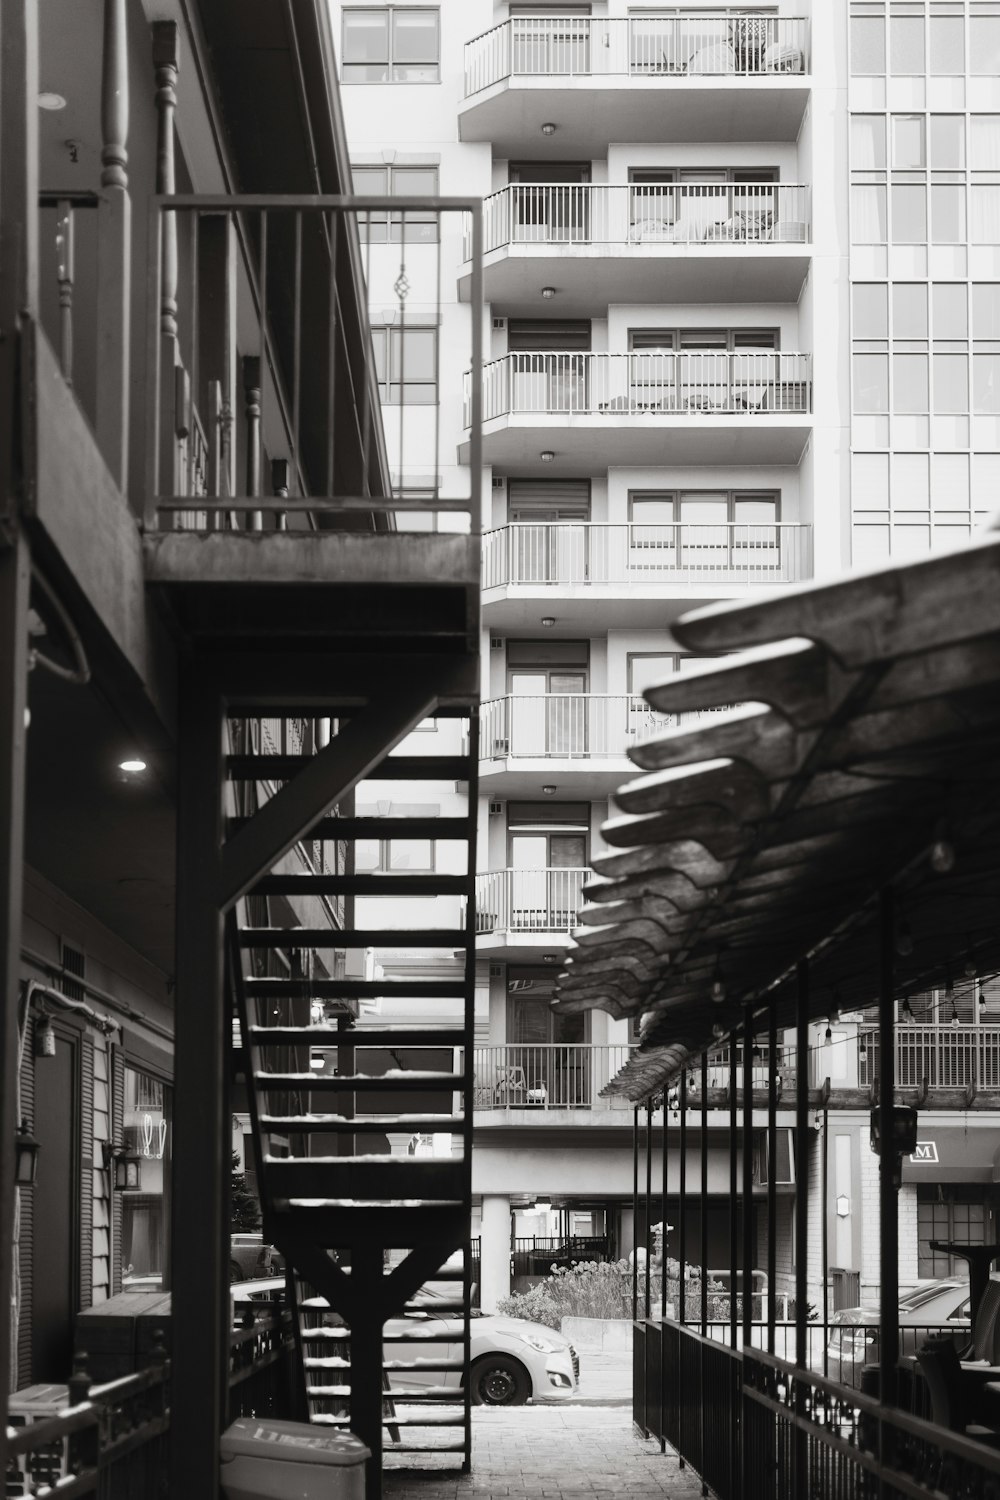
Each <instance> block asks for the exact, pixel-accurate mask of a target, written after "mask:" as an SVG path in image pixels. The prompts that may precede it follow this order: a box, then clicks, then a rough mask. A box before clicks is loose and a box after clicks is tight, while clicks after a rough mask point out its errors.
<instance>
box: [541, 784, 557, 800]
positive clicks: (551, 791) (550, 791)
mask: <svg viewBox="0 0 1000 1500" xmlns="http://www.w3.org/2000/svg"><path fill="white" fill-rule="evenodd" d="M542 791H543V792H544V793H545V795H546V797H551V796H552V795H553V794H554V792H555V787H554V786H543V787H542Z"/></svg>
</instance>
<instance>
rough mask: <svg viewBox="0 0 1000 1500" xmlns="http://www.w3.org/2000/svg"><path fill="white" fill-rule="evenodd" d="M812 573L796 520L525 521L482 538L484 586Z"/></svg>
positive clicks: (805, 533)
mask: <svg viewBox="0 0 1000 1500" xmlns="http://www.w3.org/2000/svg"><path fill="white" fill-rule="evenodd" d="M811 576H812V527H811V526H805V525H801V524H799V523H798V522H794V521H775V522H773V523H768V524H761V525H753V526H750V525H740V524H737V523H730V522H727V523H721V524H718V525H705V524H695V523H693V522H684V521H679V522H677V523H676V524H674V525H649V524H646V523H643V524H642V525H638V524H636V525H632V524H626V523H618V524H610V525H601V524H596V523H591V522H589V521H587V522H584V521H563V522H535V521H519V522H515V523H513V524H511V525H509V526H500V527H497V528H496V529H495V530H493V531H487V532H486V533H485V534H484V536H483V588H484V589H493V588H502V587H505V586H508V585H514V586H518V585H542V586H563V587H567V586H569V587H574V586H579V585H587V584H591V585H600V584H611V585H628V584H635V585H637V586H640V587H641V586H642V585H643V584H656V583H660V582H663V583H681V582H698V581H702V580H704V581H709V580H711V581H714V582H717V583H734V584H737V583H738V584H740V585H750V584H763V585H772V586H773V585H775V584H779V583H799V582H801V581H802V580H803V579H806V578H810V577H811Z"/></svg>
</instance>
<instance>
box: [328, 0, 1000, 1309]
mask: <svg viewBox="0 0 1000 1500" xmlns="http://www.w3.org/2000/svg"><path fill="white" fill-rule="evenodd" d="M332 11H333V19H334V29H335V36H337V37H338V39H339V58H340V69H341V82H342V85H343V90H342V94H343V105H344V111H345V114H346V120H347V129H348V140H349V143H350V148H351V154H352V162H353V164H354V168H355V182H356V187H357V189H358V191H360V192H368V193H379V192H386V191H388V192H390V193H394V194H398V195H400V196H402V195H411V196H412V195H415V194H438V193H440V194H444V195H468V194H474V195H477V196H481V197H482V198H483V199H484V209H483V222H484V235H485V296H486V308H485V328H484V341H485V348H486V351H487V355H486V358H487V363H486V369H485V373H484V385H483V399H484V462H485V464H486V467H487V470H488V474H487V476H486V477H485V486H484V489H485V493H486V495H487V497H488V504H489V507H490V509H489V513H488V514H486V515H485V516H484V518H483V532H484V540H483V596H482V602H483V663H484V666H483V709H482V714H481V730H480V732H481V742H480V743H481V772H482V775H481V791H482V816H481V823H480V828H481V839H480V856H479V864H480V870H481V874H480V876H479V881H478V887H479V889H478V910H479V925H480V940H479V941H480V944H481V950H482V951H481V960H482V976H481V986H480V990H481V994H480V1000H479V1005H478V1011H477V1042H478V1043H479V1048H478V1051H477V1061H476V1070H477V1084H478V1086H477V1093H478V1099H477V1103H478V1106H479V1110H480V1114H479V1119H478V1126H477V1154H476V1159H475V1163H474V1181H473V1189H474V1193H475V1194H476V1203H477V1212H478V1213H480V1215H481V1232H482V1267H481V1284H482V1286H481V1289H482V1300H483V1305H484V1306H485V1307H490V1306H493V1305H494V1304H495V1300H496V1297H497V1296H498V1295H501V1294H503V1292H504V1291H506V1289H507V1288H508V1286H509V1282H510V1267H511V1262H510V1261H509V1258H508V1249H509V1247H510V1243H511V1241H510V1236H511V1233H513V1235H514V1250H515V1254H514V1257H513V1262H512V1264H513V1271H514V1274H515V1275H516V1276H523V1275H529V1274H531V1273H532V1272H534V1271H540V1270H542V1269H543V1268H547V1266H548V1264H549V1262H550V1261H551V1260H552V1258H553V1254H554V1253H561V1254H564V1255H568V1254H570V1253H572V1254H573V1255H574V1256H578V1255H580V1254H582V1253H585V1246H584V1245H583V1244H582V1243H581V1241H586V1240H591V1241H594V1242H603V1246H604V1252H605V1253H612V1252H613V1253H622V1252H627V1251H628V1249H629V1247H630V1246H631V1244H632V1242H633V1241H632V1237H633V1233H634V1226H633V1225H632V1223H631V1189H632V1142H631V1123H632V1122H631V1115H630V1113H629V1112H628V1111H627V1110H622V1109H620V1108H617V1107H612V1106H611V1105H610V1104H609V1103H608V1102H607V1101H604V1100H602V1099H601V1098H600V1097H599V1094H600V1089H601V1086H602V1084H603V1083H604V1082H605V1081H607V1079H608V1077H610V1076H612V1075H613V1074H614V1073H615V1072H616V1071H617V1069H618V1067H619V1066H620V1065H621V1062H622V1061H623V1059H624V1056H625V1052H626V1049H627V1048H628V1046H629V1043H630V1040H632V1039H633V1033H632V1032H631V1031H630V1023H629V1022H628V1021H626V1020H616V1019H613V1018H612V1017H609V1016H607V1015H605V1014H604V1013H602V1012H594V1013H588V1014H587V1015H585V1016H584V1015H581V1016H578V1017H555V1016H554V1015H553V1013H552V1012H551V1011H550V1009H549V1006H548V999H549V996H550V994H551V989H552V980H553V978H554V976H555V975H556V974H557V973H558V972H559V968H560V956H561V953H562V951H563V950H564V947H565V944H566V941H567V937H568V933H569V931H570V930H571V929H572V928H573V926H574V925H575V920H576V912H577V910H578V908H579V906H580V905H581V902H582V896H581V890H582V886H583V884H584V881H585V880H586V878H587V871H588V868H589V866H590V864H591V861H592V859H593V858H594V856H595V855H596V854H598V853H600V852H601V849H602V843H601V838H600V832H599V830H600V828H601V825H602V823H603V822H604V821H605V819H606V818H607V817H608V813H609V808H608V797H609V794H610V792H611V791H612V790H613V789H614V787H615V786H616V785H617V784H619V783H620V782H621V780H622V779H624V777H625V776H626V775H627V774H628V773H629V772H630V771H631V770H632V769H633V768H632V766H631V764H630V762H628V761H627V760H626V758H625V749H626V746H627V745H628V744H629V743H631V742H632V741H634V740H635V739H636V738H641V737H642V736H643V735H645V734H648V733H650V732H653V731H655V729H656V728H657V726H658V725H662V724H663V721H662V720H658V719H657V718H656V716H655V715H653V714H652V713H651V711H650V710H649V709H648V708H647V707H646V705H645V703H644V701H643V699H642V697H641V694H642V691H643V689H644V688H645V687H646V686H647V685H648V684H649V683H651V682H654V681H656V680H657V679H660V678H663V677H664V676H666V675H668V674H670V673H674V672H680V671H683V670H684V669H685V667H686V666H689V665H690V659H689V658H685V657H684V655H683V654H682V653H680V652H679V651H678V649H677V646H676V644H675V643H674V641H673V640H672V638H671V634H670V627H671V622H672V621H673V620H674V619H676V617H677V616H678V615H679V614H680V613H682V612H683V611H685V610H687V609H690V608H692V607H694V606H695V605H697V604H700V603H706V602H710V601H714V600H722V599H728V598H732V597H734V596H738V595H740V594H743V593H746V592H747V591H750V592H753V591H757V590H760V589H762V588H774V587H777V588H781V587H784V586H790V585H794V584H797V583H799V582H803V581H808V580H811V579H818V578H823V577H827V576H832V575H834V574H836V573H838V572H839V571H841V570H842V569H844V568H845V567H848V566H851V565H868V564H871V563H875V562H878V561H881V560H884V559H888V558H900V557H912V556H913V555H914V554H915V553H918V552H920V551H923V550H926V549H928V548H931V547H935V546H939V545H948V544H950V543H952V542H953V541H958V540H960V539H961V538H962V537H964V536H967V535H968V534H969V532H970V531H971V530H972V529H973V528H974V527H975V526H976V525H977V523H978V520H979V518H980V517H981V516H982V515H984V514H985V512H986V511H987V510H989V509H990V508H991V507H995V505H996V503H997V497H998V495H1000V0H778V3H774V4H770V5H758V6H747V5H732V6H728V7H727V6H719V5H711V6H707V5H702V4H699V3H698V0H686V3H684V4H672V5H665V4H663V5H655V4H646V5H639V4H629V3H626V0H592V3H590V4H583V3H573V4H549V5H547V6H541V5H527V4H514V3H506V0H503V3H501V0H441V3H440V4H439V5H428V4H423V3H414V0H395V3H392V4H367V5H363V4H336V3H335V4H333V5H332ZM365 238H366V240H367V253H368V256H369V261H370V271H369V289H370V303H371V314H372V322H373V327H374V332H375V339H376V349H377V352H378V353H379V355H380V357H381V358H382V361H383V372H384V381H383V387H384V389H383V394H384V399H385V402H386V406H385V417H386V432H387V442H388V444H389V449H390V456H391V458H392V459H393V462H394V464H395V467H396V469H397V471H398V478H399V480H400V483H401V484H402V485H403V486H404V487H405V488H407V489H410V490H412V491H415V492H421V491H427V492H428V493H433V492H435V491H437V492H438V493H441V494H443V495H448V494H449V493H460V492H461V491H462V488H463V485H464V483H467V477H466V476H463V474H462V465H463V464H465V463H467V461H468V451H467V432H466V428H465V423H466V420H467V411H468V386H467V372H466V369H465V367H464V354H463V353H460V352H459V351H464V350H466V349H467V348H468V328H469V325H468V319H469V307H468V297H469V288H470V267H469V264H468V261H467V255H468V243H467V242H464V243H463V241H462V239H461V237H460V236H458V235H457V234H455V235H454V236H453V237H451V238H445V239H443V240H442V241H441V242H440V243H439V242H438V239H437V232H436V228H435V226H434V225H433V224H421V222H420V219H419V215H417V214H410V215H409V216H408V217H407V219H406V221H405V226H404V225H400V224H398V223H395V222H389V223H388V224H386V223H385V222H384V221H382V222H379V223H375V222H372V223H371V224H369V226H368V228H367V231H366V234H365ZM439 299H440V307H439ZM438 393H440V406H439V417H438V419H437V421H436V422H435V421H433V420H431V412H432V410H433V409H434V403H435V400H436V399H437V396H438ZM401 444H402V447H401V446H400V445H401ZM409 524H415V523H414V522H413V521H412V519H411V521H410V523H409ZM376 790H377V789H376ZM383 790H385V789H383ZM391 792H392V795H393V796H394V797H396V798H399V797H400V795H401V791H400V788H399V785H398V783H397V784H395V785H394V787H393V788H391ZM380 794H381V793H380ZM366 795H369V796H371V795H374V792H373V791H372V789H371V788H367V789H366ZM385 795H389V792H388V791H387V790H385ZM447 796H448V789H447V788H446V787H444V788H442V810H444V809H445V808H446V803H447ZM397 856H398V858H399V859H408V860H411V861H412V860H417V861H420V860H425V861H426V862H427V863H428V864H432V863H433V862H434V861H435V860H437V862H438V866H439V868H440V867H441V861H442V859H446V857H447V854H446V851H445V850H444V849H443V848H441V849H439V850H437V851H436V850H435V849H434V847H433V846H428V847H426V848H423V847H421V848H420V849H412V850H402V849H401V850H399V851H389V852H388V854H386V852H385V851H381V853H379V854H378V856H377V857H378V858H380V859H383V860H388V866H387V867H391V865H392V862H393V861H394V860H395V859H397ZM379 958H380V960H381V961H383V962H384V963H385V964H387V965H388V964H390V963H393V962H397V963H400V962H406V961H407V955H391V954H385V955H379ZM973 1019H974V1018H973ZM841 1041H842V1038H841V1034H840V1033H839V1032H838V1033H837V1037H836V1038H835V1042H836V1044H837V1045H840V1044H841ZM845 1048H846V1050H844V1049H845ZM841 1051H842V1052H843V1057H842V1058H841V1060H840V1062H838V1063H837V1067H838V1068H839V1070H840V1078H839V1082H840V1083H841V1084H843V1085H845V1086H846V1085H848V1084H854V1085H857V1084H858V1082H859V1077H860V1073H859V1070H860V1072H862V1073H863V1063H864V1056H865V1054H864V1051H863V1048H862V1050H861V1053H860V1057H859V1054H858V1048H857V1045H856V1044H855V1045H854V1046H853V1050H852V1048H851V1046H849V1045H847V1044H846V1043H844V1044H843V1046H841ZM839 1056H840V1054H839V1053H838V1057H839ZM827 1072H828V1073H829V1072H830V1068H829V1067H827ZM719 1081H720V1082H721V1081H722V1079H721V1077H720V1080H719ZM835 1086H836V1081H835ZM713 1122H714V1123H716V1124H717V1125H718V1126H719V1127H720V1128H721V1127H722V1126H723V1125H724V1123H725V1122H724V1121H723V1119H722V1118H721V1116H719V1115H716V1114H713ZM858 1137H859V1130H858V1129H854V1128H853V1127H852V1132H848V1138H849V1141H850V1144H849V1145H847V1146H844V1147H843V1148H842V1149H841V1148H840V1147H838V1148H837V1151H836V1153H835V1155H836V1163H837V1169H836V1170H837V1192H838V1195H841V1197H842V1198H843V1197H846V1198H847V1199H848V1200H849V1202H850V1203H851V1204H852V1212H853V1217H850V1220H849V1221H848V1218H849V1216H848V1215H845V1214H841V1215H840V1218H839V1220H838V1222H837V1224H836V1225H835V1226H834V1229H835V1236H836V1249H835V1253H836V1256H837V1258H838V1261H839V1262H840V1263H841V1264H842V1265H844V1266H845V1267H848V1268H851V1267H854V1268H855V1269H857V1270H859V1271H863V1266H862V1260H863V1256H862V1245H861V1239H860V1234H861V1228H860V1224H861V1217H862V1214H861V1204H862V1179H863V1177H864V1173H865V1172H866V1171H867V1170H868V1166H867V1164H866V1163H865V1162H864V1161H863V1159H862V1156H861V1154H860V1153H861V1146H860V1145H859V1143H858ZM724 1161H725V1157H724V1152H723V1150H722V1148H721V1146H720V1154H719V1157H718V1162H717V1172H716V1165H713V1164H712V1163H713V1162H714V1157H710V1181H709V1220H710V1239H711V1246H710V1260H712V1259H714V1263H715V1264H719V1265H725V1264H727V1263H728V1249H727V1245H726V1240H725V1237H726V1230H725V1223H726V1219H725V1214H726V1207H725V1203H726V1195H727V1193H728V1180H727V1179H726V1178H725V1170H726V1169H725V1166H724ZM674 1166H675V1164H674V1163H673V1162H671V1166H670V1172H671V1177H670V1187H669V1191H668V1203H667V1212H666V1215H665V1217H666V1218H667V1219H669V1217H670V1212H671V1205H670V1202H669V1195H670V1194H671V1193H673V1192H674V1190H675V1186H676V1179H675V1177H674ZM778 1169H779V1171H780V1170H781V1164H780V1162H779V1163H778ZM790 1175H791V1173H790V1172H789V1171H788V1170H786V1172H785V1176H786V1177H788V1176H790ZM802 1175H803V1177H804V1175H805V1174H802ZM946 1182H947V1179H946V1180H945V1183H944V1184H939V1186H946ZM906 1192H907V1185H906V1184H904V1194H905V1193H906ZM916 1195H917V1188H916V1186H914V1187H913V1188H912V1196H913V1199H914V1204H913V1207H914V1212H913V1214H912V1221H913V1227H912V1238H913V1245H912V1246H908V1247H907V1249H906V1252H905V1254H906V1255H910V1256H911V1258H912V1261H913V1269H914V1272H915V1271H916V1267H917V1260H918V1254H919V1253H922V1252H920V1250H919V1243H920V1242H919V1236H920V1234H921V1233H923V1231H922V1230H921V1229H920V1227H919V1224H918V1214H917V1212H916V1207H917V1199H916ZM939 1196H940V1195H939ZM789 1201H790V1200H789V1199H787V1198H783V1199H782V1205H787V1204H788V1202H789ZM779 1206H781V1205H779ZM853 1210H856V1211H853ZM512 1214H513V1215H514V1218H513V1221H512V1219H511V1215H512ZM905 1217H906V1216H905V1213H904V1218H905ZM932 1221H933V1225H932V1229H929V1230H928V1231H927V1233H928V1234H930V1233H932V1232H933V1228H934V1226H936V1229H937V1230H940V1228H941V1223H940V1214H938V1216H937V1217H936V1218H935V1216H934V1215H931V1217H930V1219H929V1220H928V1223H931V1222H932ZM787 1222H788V1216H787V1215H786V1214H784V1210H783V1213H782V1222H781V1224H779V1229H782V1227H783V1226H784V1228H787ZM920 1223H923V1220H922V1219H921V1220H920ZM546 1237H548V1239H546ZM573 1237H578V1239H577V1243H576V1244H572V1243H571V1242H572V1240H573ZM938 1237H939V1238H940V1234H939V1235H938ZM537 1242H540V1243H537ZM906 1265H908V1262H907V1261H906V1260H905V1257H904V1268H905V1266H906Z"/></svg>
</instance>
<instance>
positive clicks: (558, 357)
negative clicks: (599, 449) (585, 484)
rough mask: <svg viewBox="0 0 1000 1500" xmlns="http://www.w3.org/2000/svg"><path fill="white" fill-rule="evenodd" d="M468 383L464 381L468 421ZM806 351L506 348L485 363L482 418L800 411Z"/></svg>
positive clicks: (808, 369)
mask: <svg viewBox="0 0 1000 1500" xmlns="http://www.w3.org/2000/svg"><path fill="white" fill-rule="evenodd" d="M471 395H472V384H471V380H470V379H469V377H468V376H466V380H465V403H466V405H465V418H466V426H468V425H469V423H470V422H471V419H472V408H471ZM811 406H812V356H811V355H809V354H780V353H778V352H777V351H776V350H759V351H758V350H755V351H753V352H739V353H733V352H728V351H720V352H718V353H716V352H711V351H706V352H702V351H698V352H695V353H690V354H674V353H670V352H665V353H660V352H651V353H648V354H647V353H642V352H636V353H631V354H566V353H560V352H557V351H553V352H551V353H544V354H505V355H503V356H502V357H501V358H500V359H494V360H492V361H491V362H490V363H489V364H488V365H485V366H484V368H483V421H484V422H489V421H491V420H493V419H495V418H497V417H510V416H521V415H525V414H528V413H538V414H541V415H545V416H565V417H581V416H587V417H589V416H602V417H605V418H607V420H608V421H609V422H610V421H613V420H614V419H615V418H621V417H642V416H645V417H652V416H657V415H663V416H685V415H686V416H690V417H691V418H692V419H695V420H697V419H700V418H701V417H702V416H704V415H706V414H711V415H717V416H752V415H753V414H754V413H757V412H763V413H768V414H770V413H773V412H795V413H799V414H802V413H805V412H808V411H809V410H810V409H811Z"/></svg>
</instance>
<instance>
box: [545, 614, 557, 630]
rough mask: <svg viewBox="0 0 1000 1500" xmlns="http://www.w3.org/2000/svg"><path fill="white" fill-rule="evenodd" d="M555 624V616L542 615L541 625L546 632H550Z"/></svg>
mask: <svg viewBox="0 0 1000 1500" xmlns="http://www.w3.org/2000/svg"><path fill="white" fill-rule="evenodd" d="M555 623H556V617H555V615H542V624H543V625H544V626H545V628H546V630H551V629H552V627H553V625H554V624H555Z"/></svg>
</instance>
